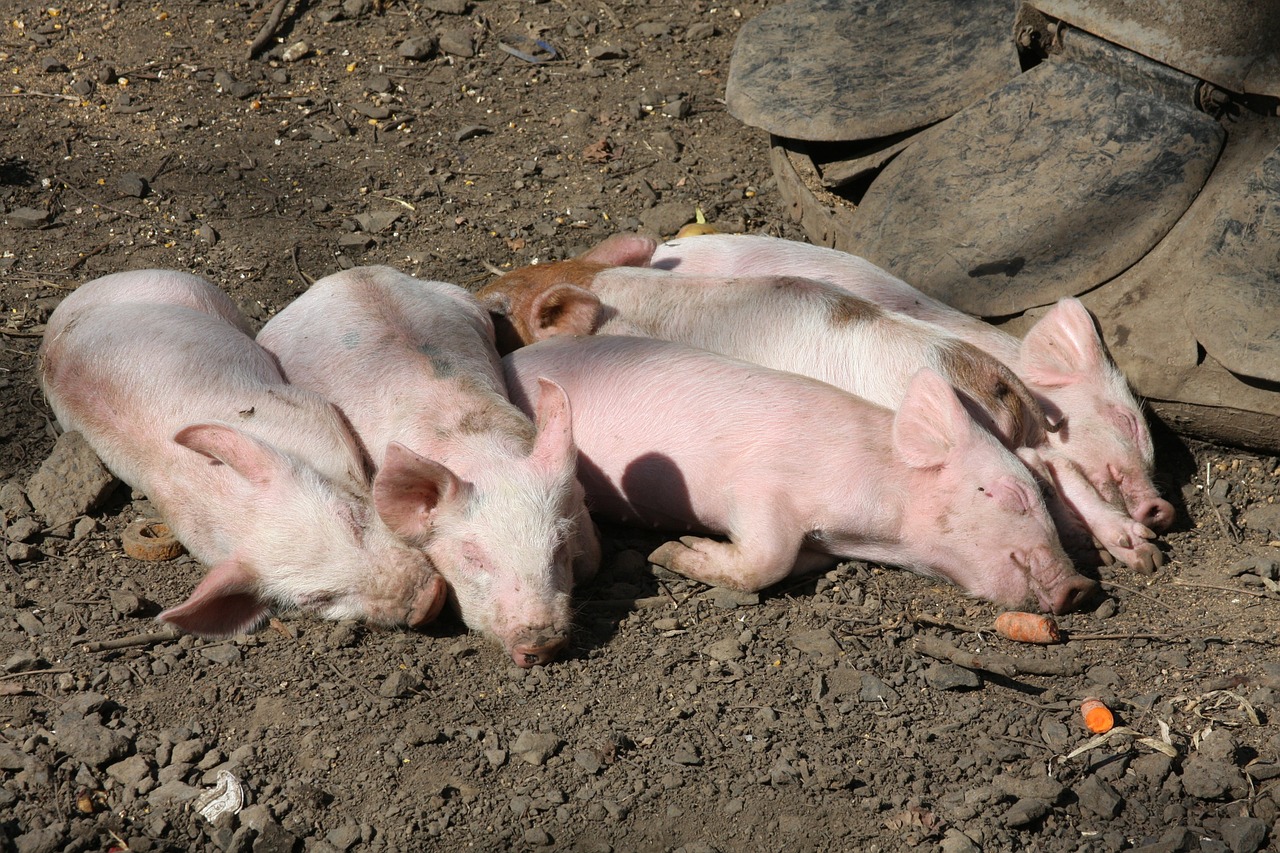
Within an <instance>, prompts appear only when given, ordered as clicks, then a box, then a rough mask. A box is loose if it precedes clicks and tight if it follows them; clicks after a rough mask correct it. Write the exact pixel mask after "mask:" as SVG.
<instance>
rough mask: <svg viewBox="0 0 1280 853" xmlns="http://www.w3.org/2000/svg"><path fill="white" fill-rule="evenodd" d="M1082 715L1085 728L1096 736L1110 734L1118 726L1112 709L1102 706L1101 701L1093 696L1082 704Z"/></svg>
mask: <svg viewBox="0 0 1280 853" xmlns="http://www.w3.org/2000/svg"><path fill="white" fill-rule="evenodd" d="M1080 714H1081V715H1082V716H1083V717H1084V725H1085V728H1087V729H1088V730H1089V731H1091V732H1093V733H1094V734H1099V735H1100V734H1103V733H1104V732H1109V731H1111V729H1112V727H1113V726H1115V724H1116V718H1115V717H1114V716H1112V714H1111V709H1110V708H1108V707H1107V706H1106V705H1104V704H1102V700H1101V699H1095V698H1093V697H1092V696H1090V697H1089V698H1088V699H1085V700H1084V701H1083V702H1081V703H1080Z"/></svg>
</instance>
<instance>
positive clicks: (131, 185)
mask: <svg viewBox="0 0 1280 853" xmlns="http://www.w3.org/2000/svg"><path fill="white" fill-rule="evenodd" d="M149 189H150V185H149V184H148V183H147V179H146V178H144V177H142V175H139V174H138V173H137V172H127V173H125V174H123V175H120V176H119V177H117V178H116V190H117V191H118V192H119V193H120V194H121V195H127V196H129V197H130V198H145V197H146V195H147V191H148V190H149Z"/></svg>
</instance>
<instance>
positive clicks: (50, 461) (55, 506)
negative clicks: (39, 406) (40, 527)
mask: <svg viewBox="0 0 1280 853" xmlns="http://www.w3.org/2000/svg"><path fill="white" fill-rule="evenodd" d="M117 482H118V481H117V480H116V477H115V475H114V474H112V473H111V472H110V471H108V470H107V468H106V466H105V465H103V464H102V462H101V461H100V460H99V459H98V455H97V454H96V453H94V452H93V448H92V447H90V446H89V443H88V442H87V441H85V440H84V437H83V436H81V435H80V433H78V432H75V431H72V432H65V433H63V434H62V435H60V436H59V437H58V440H57V441H56V442H55V443H54V445H53V450H52V451H50V453H49V457H48V458H47V459H45V460H44V462H42V463H41V464H40V468H39V469H38V470H37V471H36V473H35V474H33V475H31V479H30V480H28V481H27V497H28V498H29V499H30V500H31V503H32V505H33V506H34V507H35V510H36V512H38V513H40V515H41V516H43V517H44V519H45V520H46V521H48V522H49V523H50V524H51V525H61V524H69V523H70V522H72V521H74V520H75V519H76V518H78V517H79V516H81V515H84V514H85V513H87V512H89V511H90V510H92V509H95V508H96V507H97V506H98V505H99V504H101V502H102V501H103V500H104V499H105V498H106V497H107V495H108V494H110V492H111V490H112V489H114V488H115V486H116V483H117Z"/></svg>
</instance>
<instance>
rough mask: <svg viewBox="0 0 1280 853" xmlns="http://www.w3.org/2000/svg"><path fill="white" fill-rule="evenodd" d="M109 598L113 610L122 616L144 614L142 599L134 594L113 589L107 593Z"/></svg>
mask: <svg viewBox="0 0 1280 853" xmlns="http://www.w3.org/2000/svg"><path fill="white" fill-rule="evenodd" d="M107 596H108V598H110V599H111V609H112V610H114V611H115V612H116V613H119V614H120V615H121V616H137V615H139V614H140V613H142V610H143V604H142V599H140V598H139V597H138V596H136V595H134V594H133V593H132V592H126V591H125V590H123V589H113V590H111V591H110V592H108V593H107Z"/></svg>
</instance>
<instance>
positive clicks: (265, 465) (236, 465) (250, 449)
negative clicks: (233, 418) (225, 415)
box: [173, 423, 285, 486]
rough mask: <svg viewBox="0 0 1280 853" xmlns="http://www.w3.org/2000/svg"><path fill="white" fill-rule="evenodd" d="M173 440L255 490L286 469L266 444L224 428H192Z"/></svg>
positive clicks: (202, 426)
mask: <svg viewBox="0 0 1280 853" xmlns="http://www.w3.org/2000/svg"><path fill="white" fill-rule="evenodd" d="M173 440H174V441H176V442H177V443H178V444H181V445H182V446H183V447H186V448H189V449H191V450H194V451H195V452H196V453H199V454H201V455H203V456H208V457H209V458H210V459H215V460H217V461H218V462H221V463H222V464H224V465H226V466H228V467H229V468H231V469H232V470H233V471H235V472H236V473H237V474H239V475H240V476H241V477H244V478H245V479H246V480H248V481H249V482H251V483H253V484H254V485H255V486H268V485H270V484H271V481H272V480H273V479H274V478H275V477H276V475H277V474H278V473H279V471H280V470H281V469H282V468H283V467H284V465H285V462H284V460H283V459H282V458H281V456H280V455H279V454H278V453H276V451H275V450H274V449H272V448H271V447H270V446H269V445H267V444H266V443H265V442H262V441H259V440H258V439H256V438H253V437H252V436H249V435H246V434H244V433H242V432H240V431H239V430H237V429H235V428H233V427H229V426H227V425H226V424H219V423H205V424H191V425H190V426H186V427H183V428H182V429H181V430H179V431H178V434H177V435H175V436H174V437H173Z"/></svg>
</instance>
